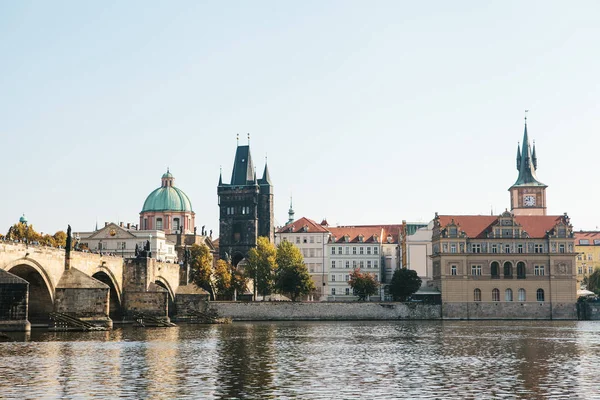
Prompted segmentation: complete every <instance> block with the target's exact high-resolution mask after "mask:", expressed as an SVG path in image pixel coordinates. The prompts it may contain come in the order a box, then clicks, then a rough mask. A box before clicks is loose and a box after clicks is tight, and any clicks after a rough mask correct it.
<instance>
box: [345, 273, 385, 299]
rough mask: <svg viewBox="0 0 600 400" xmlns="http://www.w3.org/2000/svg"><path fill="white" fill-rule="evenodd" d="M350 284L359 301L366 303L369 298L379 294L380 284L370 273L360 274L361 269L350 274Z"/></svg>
mask: <svg viewBox="0 0 600 400" xmlns="http://www.w3.org/2000/svg"><path fill="white" fill-rule="evenodd" d="M348 284H349V285H350V287H351V288H352V290H353V291H354V293H356V295H357V296H358V301H365V300H366V299H367V297H368V296H372V295H374V294H377V292H378V289H379V283H378V282H377V281H376V280H375V277H374V276H373V275H372V274H370V273H363V272H360V268H356V269H355V270H354V271H352V272H351V273H350V281H348Z"/></svg>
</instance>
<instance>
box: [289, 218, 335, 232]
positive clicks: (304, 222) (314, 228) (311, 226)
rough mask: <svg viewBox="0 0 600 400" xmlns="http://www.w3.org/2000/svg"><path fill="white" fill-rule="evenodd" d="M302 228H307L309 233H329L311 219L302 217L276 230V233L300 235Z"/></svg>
mask: <svg viewBox="0 0 600 400" xmlns="http://www.w3.org/2000/svg"><path fill="white" fill-rule="evenodd" d="M304 226H308V232H309V233H315V232H329V231H328V230H327V229H325V228H324V227H323V226H321V225H319V224H317V223H316V222H315V221H313V220H312V219H308V218H305V217H302V218H300V219H298V220H296V221H294V222H292V223H290V224H287V225H285V226H284V227H282V228H279V229H278V230H277V233H300V232H303V230H302V228H303V227H304ZM292 228H293V229H292Z"/></svg>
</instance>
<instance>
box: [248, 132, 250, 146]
mask: <svg viewBox="0 0 600 400" xmlns="http://www.w3.org/2000/svg"><path fill="white" fill-rule="evenodd" d="M248 146H250V132H248Z"/></svg>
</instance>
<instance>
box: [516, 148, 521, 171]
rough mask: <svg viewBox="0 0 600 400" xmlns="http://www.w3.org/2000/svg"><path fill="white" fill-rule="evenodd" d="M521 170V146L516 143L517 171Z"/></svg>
mask: <svg viewBox="0 0 600 400" xmlns="http://www.w3.org/2000/svg"><path fill="white" fill-rule="evenodd" d="M520 170H521V144H520V143H517V171H520Z"/></svg>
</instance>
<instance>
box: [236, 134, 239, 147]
mask: <svg viewBox="0 0 600 400" xmlns="http://www.w3.org/2000/svg"><path fill="white" fill-rule="evenodd" d="M235 140H236V141H237V145H238V146H239V145H240V134H239V133H238V134H237V135H236V137H235Z"/></svg>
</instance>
